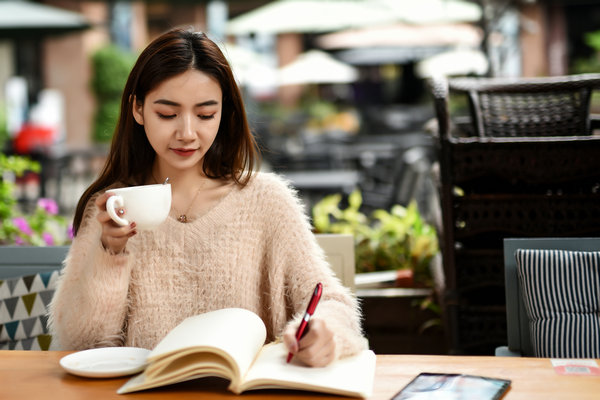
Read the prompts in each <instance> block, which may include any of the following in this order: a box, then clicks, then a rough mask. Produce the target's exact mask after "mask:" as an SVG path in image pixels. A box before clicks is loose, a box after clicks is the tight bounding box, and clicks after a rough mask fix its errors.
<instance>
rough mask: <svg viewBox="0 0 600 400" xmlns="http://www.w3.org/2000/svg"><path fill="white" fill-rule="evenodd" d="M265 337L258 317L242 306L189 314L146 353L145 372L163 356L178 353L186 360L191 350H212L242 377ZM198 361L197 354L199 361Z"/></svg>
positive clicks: (190, 354)
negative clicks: (230, 364)
mask: <svg viewBox="0 0 600 400" xmlns="http://www.w3.org/2000/svg"><path fill="white" fill-rule="evenodd" d="M266 336H267V332H266V329H265V325H264V323H263V322H262V320H261V319H260V317H258V315H256V314H254V313H253V312H251V311H248V310H245V309H241V308H226V309H222V310H216V311H211V312H208V313H205V314H200V315H196V316H193V317H189V318H187V319H185V320H184V321H182V322H181V323H180V324H179V325H178V326H177V327H175V328H174V329H173V330H172V331H171V332H169V333H168V334H167V336H165V337H164V339H162V340H161V341H160V342H159V343H158V345H157V346H156V347H155V348H154V350H152V352H151V353H150V354H149V355H148V361H149V362H150V363H151V364H150V366H149V367H148V369H147V372H149V373H150V372H151V371H152V367H156V366H157V365H158V364H159V363H162V362H161V361H159V360H162V359H165V361H168V360H172V359H175V358H178V357H179V355H181V356H184V355H185V357H186V358H188V359H189V358H191V357H193V354H192V353H195V352H200V351H212V352H214V353H217V354H219V355H221V356H223V357H225V358H226V359H227V360H228V361H230V362H232V363H233V365H232V369H233V370H234V372H235V373H236V375H238V376H243V375H244V374H245V373H246V370H247V369H248V368H249V367H250V365H251V364H252V362H253V361H254V358H255V357H256V354H257V353H258V351H259V350H260V348H261V347H262V346H263V344H264V342H265V339H266ZM175 353H178V354H175ZM170 356H172V357H170ZM188 361H189V360H188ZM201 361H202V357H201V356H200V355H199V357H198V362H199V363H200V362H201ZM207 361H209V360H207ZM153 364H154V365H153Z"/></svg>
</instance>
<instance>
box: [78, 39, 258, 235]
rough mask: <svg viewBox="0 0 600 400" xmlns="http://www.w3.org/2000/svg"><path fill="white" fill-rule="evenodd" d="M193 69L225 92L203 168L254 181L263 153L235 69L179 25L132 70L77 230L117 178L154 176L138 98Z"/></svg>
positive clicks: (136, 181)
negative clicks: (136, 103) (90, 207)
mask: <svg viewBox="0 0 600 400" xmlns="http://www.w3.org/2000/svg"><path fill="white" fill-rule="evenodd" d="M190 69H196V70H199V71H202V72H204V73H206V74H208V75H210V76H212V77H213V78H214V79H215V80H216V81H217V82H219V84H220V86H221V91H222V93H223V108H222V114H221V115H222V116H221V123H220V126H219V131H218V133H217V137H216V139H215V141H214V143H213V144H212V146H211V147H210V149H209V150H208V152H207V153H206V154H205V156H204V162H203V172H204V173H205V174H206V176H208V177H210V178H215V179H216V178H229V179H233V180H234V181H235V182H236V183H238V184H240V185H242V186H243V185H246V184H247V183H248V181H249V180H250V178H251V174H252V171H253V169H254V167H255V166H256V165H257V164H258V163H259V162H260V154H259V151H258V147H257V144H256V141H255V139H254V137H253V136H252V133H251V132H250V127H249V125H248V120H247V119H246V111H245V109H244V103H243V101H242V95H241V93H240V90H239V88H238V86H237V84H236V82H235V79H234V77H233V73H232V71H231V67H230V66H229V63H228V62H227V59H226V58H225V56H224V55H223V53H222V52H221V50H220V49H219V47H218V46H217V45H216V44H215V43H214V42H213V41H212V40H210V39H209V38H208V37H206V35H205V34H203V33H201V32H193V31H191V30H185V29H173V30H170V31H168V32H166V33H164V34H163V35H161V36H159V37H158V38H156V39H155V40H154V41H152V43H150V44H149V45H148V47H146V49H144V51H143V52H142V53H141V54H140V56H139V58H138V59H137V61H136V63H135V65H134V66H133V69H132V70H131V72H130V74H129V78H128V79H127V83H126V84H125V89H124V91H123V97H122V99H121V113H120V116H119V121H118V123H117V127H116V129H115V132H114V135H113V138H112V142H111V146H110V152H109V155H108V158H107V160H106V163H105V164H104V167H103V169H102V171H101V173H100V175H99V177H98V178H97V179H96V180H95V181H94V182H93V183H92V184H91V185H90V186H89V187H88V188H87V190H86V191H85V192H84V193H83V195H82V196H81V198H80V199H79V203H78V204H77V209H76V211H75V217H74V220H73V231H74V233H75V234H77V231H78V230H79V226H80V225H81V221H82V219H83V213H84V211H85V207H86V205H87V203H88V201H89V200H90V198H91V197H92V196H93V195H94V193H96V192H99V191H101V190H104V189H106V188H107V187H108V186H110V185H112V184H114V183H116V182H120V183H123V184H125V185H140V184H143V183H144V182H146V181H147V179H148V178H149V176H150V174H151V167H152V164H153V163H154V159H155V157H156V154H155V152H154V149H153V148H152V146H151V145H150V142H148V139H147V137H146V133H145V131H144V127H143V126H142V125H139V124H138V123H137V122H136V121H135V119H134V118H133V113H132V109H133V101H134V97H135V99H137V101H139V102H142V103H143V102H144V99H145V97H146V95H147V94H148V92H150V91H151V90H153V89H154V88H156V87H157V86H158V85H159V84H160V83H162V82H163V81H165V80H166V79H169V78H172V77H174V76H176V75H179V74H181V73H183V72H185V71H187V70H190Z"/></svg>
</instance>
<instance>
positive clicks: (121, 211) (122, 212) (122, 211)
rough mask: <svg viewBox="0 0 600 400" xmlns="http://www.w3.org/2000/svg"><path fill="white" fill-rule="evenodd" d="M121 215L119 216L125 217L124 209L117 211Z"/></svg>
mask: <svg viewBox="0 0 600 400" xmlns="http://www.w3.org/2000/svg"><path fill="white" fill-rule="evenodd" d="M117 212H118V213H119V215H123V214H125V210H123V209H122V208H119V211H117Z"/></svg>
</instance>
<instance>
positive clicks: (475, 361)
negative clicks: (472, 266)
mask: <svg viewBox="0 0 600 400" xmlns="http://www.w3.org/2000/svg"><path fill="white" fill-rule="evenodd" d="M68 353H69V352H64V351H14V350H13V351H11V350H4V351H0V377H2V382H6V384H4V385H2V388H1V389H0V397H1V398H3V399H4V398H6V399H61V400H71V399H103V400H104V399H124V398H129V397H130V396H129V395H126V396H124V395H119V394H117V393H116V391H117V389H118V388H119V387H121V386H122V385H123V384H124V383H125V382H126V381H127V379H128V378H129V377H122V378H114V379H90V378H80V377H77V376H74V375H70V374H69V373H67V372H66V371H64V370H63V369H62V368H61V367H60V365H59V360H60V359H61V358H62V357H63V356H65V355H67V354H68ZM589 361H591V362H594V363H596V364H598V363H599V362H600V360H589ZM421 372H445V373H464V374H471V375H483V376H489V377H495V378H503V379H509V380H511V381H512V382H511V385H510V388H509V391H508V392H507V393H506V395H505V396H504V397H503V400H547V399H553V400H563V399H564V400H567V399H569V400H570V399H577V400H588V399H589V400H591V399H597V398H598V393H600V379H598V376H578V375H559V374H557V372H556V371H555V370H554V368H553V366H552V363H551V360H550V359H547V358H532V357H494V356H480V357H472V356H425V355H382V354H378V355H377V363H376V368H375V381H374V386H373V395H372V396H371V397H369V399H371V400H389V399H390V398H392V396H393V395H394V394H396V393H397V392H398V391H399V390H400V389H401V388H403V387H404V386H405V385H406V384H408V382H410V380H412V379H413V378H414V377H415V376H417V375H418V374H419V373H421ZM227 385H228V383H227V382H226V381H224V380H218V379H212V378H205V379H200V380H194V381H189V382H184V383H179V384H176V385H172V386H168V387H162V388H158V389H153V390H149V391H143V392H138V393H135V394H134V395H133V396H131V397H135V398H136V399H140V400H142V399H150V398H152V399H156V398H159V399H177V400H185V399H198V398H202V399H233V398H239V396H235V395H234V394H233V393H231V392H229V391H228V390H227ZM242 397H243V398H245V399H313V400H314V399H334V398H340V397H338V396H328V395H323V394H318V393H311V392H297V391H289V390H260V391H256V392H252V391H250V392H246V393H244V394H243V396H242Z"/></svg>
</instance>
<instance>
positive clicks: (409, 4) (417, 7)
mask: <svg viewBox="0 0 600 400" xmlns="http://www.w3.org/2000/svg"><path fill="white" fill-rule="evenodd" d="M376 1H380V2H383V3H384V4H385V5H387V6H388V7H389V9H390V13H392V14H393V15H395V16H396V18H397V21H403V22H408V23H411V24H432V23H447V22H476V21H479V20H480V19H481V14H482V11H481V7H480V6H479V5H477V4H474V2H471V1H465V0H417V1H415V0H376Z"/></svg>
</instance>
